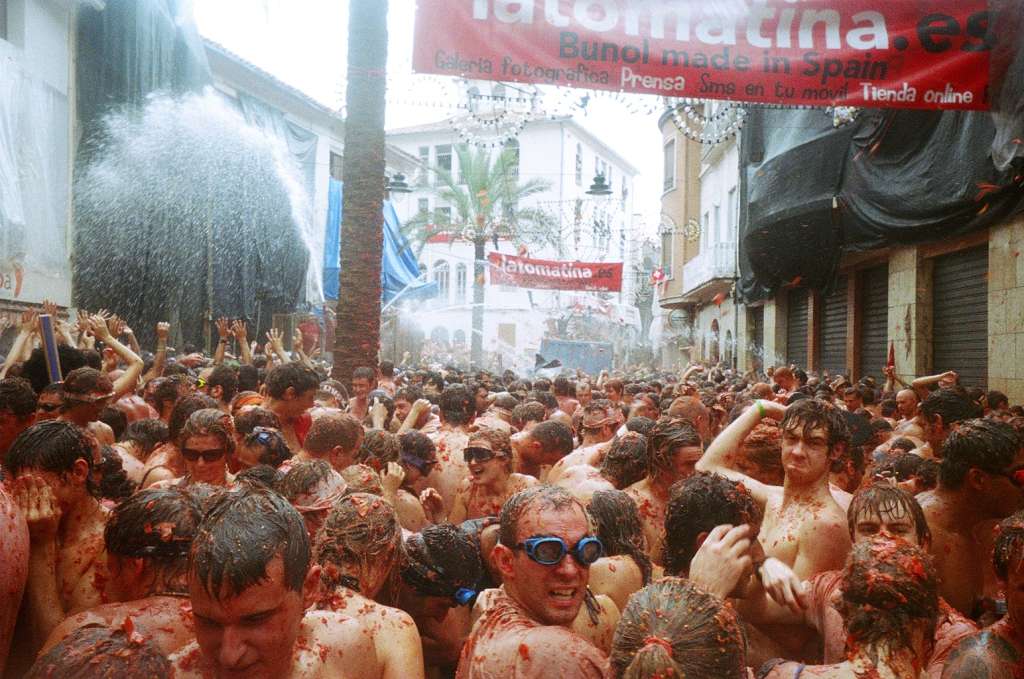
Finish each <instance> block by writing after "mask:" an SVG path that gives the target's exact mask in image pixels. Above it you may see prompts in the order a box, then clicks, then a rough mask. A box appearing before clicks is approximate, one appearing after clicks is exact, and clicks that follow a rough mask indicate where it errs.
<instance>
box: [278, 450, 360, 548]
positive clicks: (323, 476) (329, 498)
mask: <svg viewBox="0 0 1024 679" xmlns="http://www.w3.org/2000/svg"><path fill="white" fill-rule="evenodd" d="M273 487H274V490H275V491H276V492H278V493H280V494H281V495H282V496H283V497H284V499H286V500H288V502H290V503H291V504H292V507H295V509H296V510H298V512H299V514H302V520H303V521H304V522H305V524H306V533H307V534H308V535H309V540H310V542H312V541H313V540H315V539H316V534H317V532H319V530H320V527H321V526H322V525H323V524H324V521H325V520H326V519H327V514H328V512H330V511H331V507H332V506H334V503H335V502H337V501H338V500H339V499H340V498H341V497H342V495H343V494H344V493H345V491H346V490H347V485H346V483H345V479H343V478H342V476H341V474H339V473H338V472H336V471H335V470H334V468H333V467H331V465H329V464H328V463H327V462H325V461H324V460H309V461H302V462H296V463H294V464H292V465H291V466H290V467H289V468H288V471H286V472H285V473H283V474H280V475H279V476H278V478H277V479H276V480H275V482H274V486H273Z"/></svg>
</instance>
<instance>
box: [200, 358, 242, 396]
mask: <svg viewBox="0 0 1024 679" xmlns="http://www.w3.org/2000/svg"><path fill="white" fill-rule="evenodd" d="M214 387H220V389H221V392H222V393H221V396H220V400H221V402H222V403H231V399H233V398H234V397H235V394H236V393H237V392H238V373H237V372H236V371H235V369H234V368H231V367H229V366H226V365H218V366H216V367H215V368H214V369H213V371H212V372H210V376H209V377H207V378H206V388H207V389H211V390H212V389H213V388H214Z"/></svg>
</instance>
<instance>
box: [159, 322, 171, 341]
mask: <svg viewBox="0 0 1024 679" xmlns="http://www.w3.org/2000/svg"><path fill="white" fill-rule="evenodd" d="M170 335H171V324H170V323H167V322H165V321H160V322H159V323H157V324H156V338H157V340H158V341H160V342H166V341H167V338H168V337H170Z"/></svg>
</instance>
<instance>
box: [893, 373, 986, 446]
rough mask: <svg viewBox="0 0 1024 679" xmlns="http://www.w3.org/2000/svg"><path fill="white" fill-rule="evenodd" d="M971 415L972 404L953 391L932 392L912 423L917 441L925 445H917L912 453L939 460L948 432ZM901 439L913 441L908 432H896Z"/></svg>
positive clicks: (972, 412) (972, 411)
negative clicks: (918, 430)
mask: <svg viewBox="0 0 1024 679" xmlns="http://www.w3.org/2000/svg"><path fill="white" fill-rule="evenodd" d="M973 416H974V410H973V407H972V405H971V402H970V401H968V400H967V399H966V398H965V397H964V396H961V395H960V393H958V392H956V391H953V390H952V389H939V390H938V391H935V392H932V393H931V394H929V395H928V397H927V398H926V399H925V400H924V401H923V402H922V403H921V405H920V406H919V408H918V416H917V417H916V418H914V419H913V420H911V422H912V423H913V424H916V425H918V426H919V427H920V432H921V436H920V438H921V439H922V440H923V441H924V445H919V446H918V447H917V448H916V449H915V450H914V453H915V454H917V455H920V456H922V457H938V453H939V452H940V451H941V450H942V444H943V442H945V440H946V437H947V436H949V433H950V432H951V431H953V430H954V429H956V428H957V426H958V425H959V424H960V423H961V422H963V421H964V420H968V419H970V418H971V417H973ZM899 434H900V436H907V437H911V438H913V436H914V434H913V433H912V431H911V430H909V429H907V430H905V431H900V432H899Z"/></svg>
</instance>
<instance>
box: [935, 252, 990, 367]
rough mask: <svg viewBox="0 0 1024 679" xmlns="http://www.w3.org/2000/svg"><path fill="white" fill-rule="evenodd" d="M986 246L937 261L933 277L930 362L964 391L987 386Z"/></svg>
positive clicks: (945, 256)
mask: <svg viewBox="0 0 1024 679" xmlns="http://www.w3.org/2000/svg"><path fill="white" fill-rule="evenodd" d="M987 272H988V245H983V246H981V247H978V248H972V249H970V250H963V251H961V252H954V253H952V254H949V255H943V256H942V257H936V258H935V260H934V268H933V274H932V309H933V318H934V324H933V326H932V359H933V369H934V372H936V373H941V372H946V371H947V370H955V371H956V372H957V373H959V374H960V382H961V383H962V384H963V385H964V386H966V387H984V386H985V385H986V384H987V383H988V279H987V276H986V273H987Z"/></svg>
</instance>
